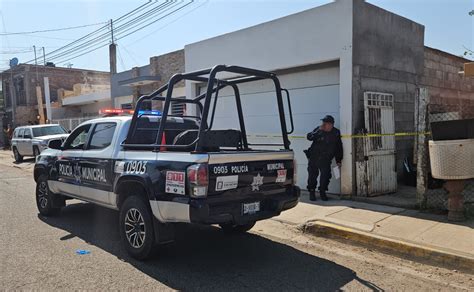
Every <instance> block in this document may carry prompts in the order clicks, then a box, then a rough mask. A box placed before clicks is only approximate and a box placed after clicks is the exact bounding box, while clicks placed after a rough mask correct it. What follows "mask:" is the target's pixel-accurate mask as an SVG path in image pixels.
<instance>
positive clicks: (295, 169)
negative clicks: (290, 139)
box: [293, 159, 298, 185]
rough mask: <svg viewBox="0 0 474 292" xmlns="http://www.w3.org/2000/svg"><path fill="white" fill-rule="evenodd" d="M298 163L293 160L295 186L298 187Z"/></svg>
mask: <svg viewBox="0 0 474 292" xmlns="http://www.w3.org/2000/svg"><path fill="white" fill-rule="evenodd" d="M297 170H298V162H297V161H296V159H293V184H294V185H296V183H297V181H298V171H297Z"/></svg>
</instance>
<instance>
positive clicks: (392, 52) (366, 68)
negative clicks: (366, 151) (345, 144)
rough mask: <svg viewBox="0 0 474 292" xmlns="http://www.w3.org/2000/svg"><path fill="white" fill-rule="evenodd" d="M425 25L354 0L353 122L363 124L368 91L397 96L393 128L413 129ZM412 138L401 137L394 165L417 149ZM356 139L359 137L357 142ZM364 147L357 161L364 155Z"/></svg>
mask: <svg viewBox="0 0 474 292" xmlns="http://www.w3.org/2000/svg"><path fill="white" fill-rule="evenodd" d="M423 63H424V26H423V25H420V24H418V23H415V22H413V21H411V20H409V19H406V18H404V17H402V16H399V15H396V14H393V13H391V12H388V11H386V10H384V9H381V8H379V7H376V6H374V5H371V4H368V3H365V2H364V1H354V34H353V74H354V75H353V78H354V79H353V83H352V84H353V107H354V114H353V126H354V131H355V132H358V131H359V130H360V129H362V128H365V125H364V124H365V122H364V92H366V91H376V92H383V93H390V94H393V96H394V101H395V104H394V108H395V114H394V116H395V132H413V130H414V108H415V107H414V102H415V97H416V88H417V86H419V81H420V80H419V79H420V76H421V74H422V73H423ZM413 141H414V139H413V137H412V136H406V137H397V139H396V140H395V143H396V145H395V147H396V165H397V173H398V175H399V176H401V174H402V173H403V168H402V165H403V160H404V158H405V157H406V156H409V155H411V154H412V153H413ZM357 142H358V141H357ZM360 152H361V151H360V149H359V150H358V151H356V160H357V161H359V160H361V159H364V157H363V153H360Z"/></svg>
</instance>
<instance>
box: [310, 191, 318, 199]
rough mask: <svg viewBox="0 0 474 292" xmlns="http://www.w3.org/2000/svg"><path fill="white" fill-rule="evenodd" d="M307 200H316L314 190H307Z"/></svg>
mask: <svg viewBox="0 0 474 292" xmlns="http://www.w3.org/2000/svg"><path fill="white" fill-rule="evenodd" d="M309 200H310V201H316V194H315V191H314V190H312V191H309Z"/></svg>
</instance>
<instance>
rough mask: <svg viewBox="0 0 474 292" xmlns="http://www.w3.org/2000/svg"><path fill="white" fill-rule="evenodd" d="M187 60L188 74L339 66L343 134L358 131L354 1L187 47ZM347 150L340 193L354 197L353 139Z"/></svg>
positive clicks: (192, 88)
mask: <svg viewBox="0 0 474 292" xmlns="http://www.w3.org/2000/svg"><path fill="white" fill-rule="evenodd" d="M185 59H186V71H193V70H198V69H202V68H208V67H212V66H214V65H215V64H226V65H240V66H247V67H251V68H257V69H262V70H269V71H279V70H287V69H292V68H293V69H294V70H296V71H298V70H302V69H301V68H304V67H305V66H308V65H314V64H321V63H327V62H332V61H338V63H337V64H338V66H339V68H338V69H339V70H337V72H338V75H339V76H338V81H339V84H338V96H339V101H338V104H339V116H340V122H339V128H340V129H341V132H342V133H351V132H352V1H343V0H338V1H335V2H333V3H330V4H326V5H323V6H319V7H316V8H314V9H309V10H306V11H303V12H300V13H296V14H293V15H289V16H286V17H283V18H279V19H276V20H273V21H269V22H266V23H262V24H259V25H256V26H253V27H249V28H246V29H242V30H239V31H235V32H232V33H228V34H224V35H221V36H217V37H214V38H211V39H207V40H204V41H201V42H197V43H193V44H189V45H186V46H185ZM298 68H300V69H298ZM315 82H316V81H315ZM196 90H197V88H196V86H194V84H193V83H192V82H188V83H187V84H186V91H187V94H186V95H187V96H195V93H196ZM318 122H319V121H318ZM314 126H315V125H308V127H314ZM311 130H312V129H311ZM344 151H345V157H344V163H343V166H342V178H341V187H340V189H341V192H342V193H345V194H349V193H351V192H352V178H353V176H352V157H351V155H352V141H351V140H347V141H344ZM301 162H303V161H301ZM301 184H302V185H303V184H304V182H301Z"/></svg>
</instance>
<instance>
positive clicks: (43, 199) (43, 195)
mask: <svg viewBox="0 0 474 292" xmlns="http://www.w3.org/2000/svg"><path fill="white" fill-rule="evenodd" d="M38 204H39V206H40V208H41V209H44V208H46V206H47V205H48V185H47V184H46V182H44V181H42V182H40V183H39V186H38Z"/></svg>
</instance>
